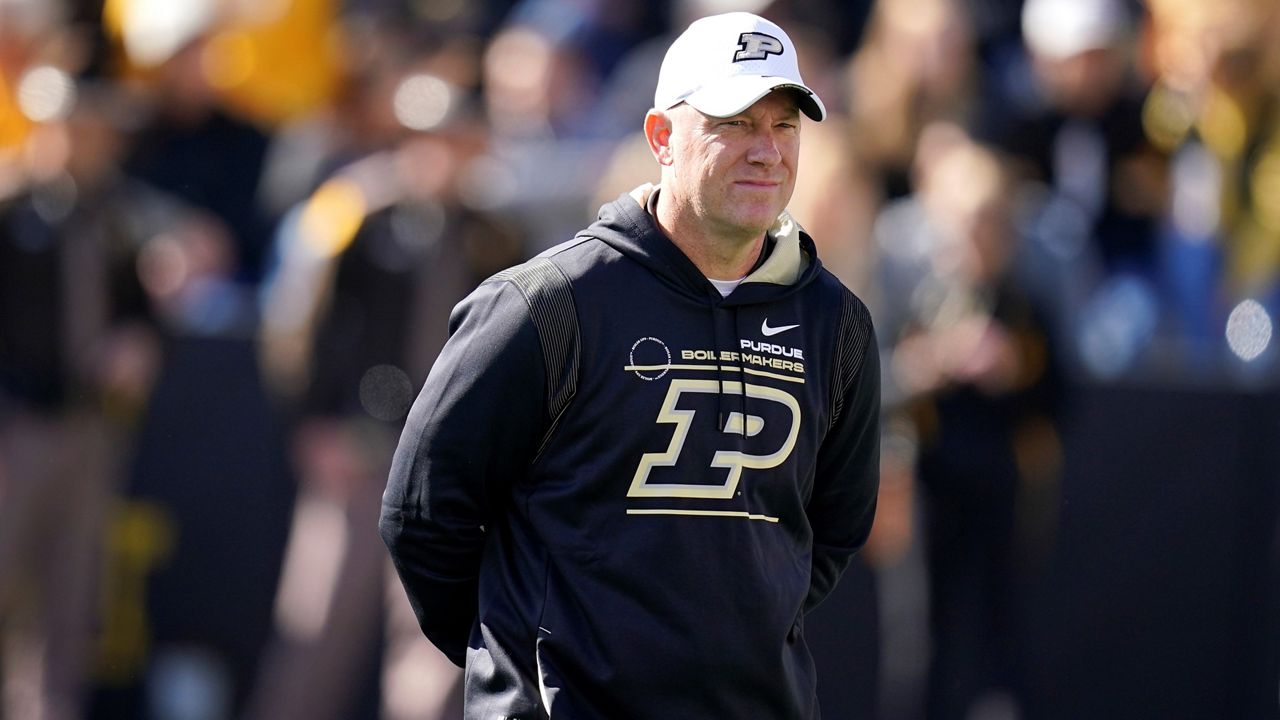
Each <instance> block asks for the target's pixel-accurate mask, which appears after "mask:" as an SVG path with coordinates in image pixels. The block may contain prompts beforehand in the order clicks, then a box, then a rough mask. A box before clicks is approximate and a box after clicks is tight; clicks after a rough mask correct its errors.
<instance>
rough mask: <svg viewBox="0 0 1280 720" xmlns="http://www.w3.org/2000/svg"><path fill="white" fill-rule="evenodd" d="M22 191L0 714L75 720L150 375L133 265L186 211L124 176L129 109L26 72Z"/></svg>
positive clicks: (2, 485)
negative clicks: (27, 123) (105, 546)
mask: <svg viewBox="0 0 1280 720" xmlns="http://www.w3.org/2000/svg"><path fill="white" fill-rule="evenodd" d="M26 77H27V79H26V80H25V81H24V86H25V87H26V88H27V93H28V97H30V96H31V95H35V96H37V97H41V98H44V99H45V100H46V101H48V102H49V103H50V106H47V107H45V108H44V110H45V111H46V112H40V113H36V112H33V109H32V108H31V107H30V101H29V103H28V105H25V106H23V109H24V111H26V112H28V113H31V114H32V115H35V116H36V118H35V119H38V121H39V122H38V124H34V123H33V126H32V128H31V132H30V135H29V136H28V137H27V138H26V143H27V152H28V153H29V157H30V158H32V159H33V160H34V161H33V162H31V163H29V167H28V169H27V175H28V181H27V182H26V183H25V184H24V186H23V187H22V189H21V190H20V191H19V192H18V193H17V194H15V195H12V196H10V197H6V198H0V645H2V646H3V662H0V690H2V692H0V714H3V715H4V716H5V717H24V718H28V717H29V718H75V717H79V716H80V713H81V712H82V710H83V708H84V705H83V704H84V700H85V688H86V686H87V680H88V677H89V676H90V674H91V672H92V670H93V662H92V659H93V656H92V653H91V648H92V638H93V637H94V631H95V629H96V626H97V623H96V619H97V618H96V611H97V610H98V607H97V604H96V599H97V593H96V592H95V590H96V588H97V586H98V585H97V584H98V582H99V566H100V564H101V563H102V562H103V561H104V560H105V558H104V557H103V556H102V554H101V553H100V547H101V537H102V536H103V535H104V534H105V532H106V525H107V521H108V519H109V515H110V512H109V511H110V510H111V508H112V506H113V501H114V500H115V498H116V496H117V494H118V493H119V491H120V468H121V464H122V463H123V462H124V461H125V460H126V459H127V455H128V449H129V447H130V441H131V438H132V435H133V431H134V426H135V423H136V421H137V417H138V415H139V413H140V411H141V408H142V407H143V405H144V403H145V402H146V399H147V396H148V394H149V391H150V386H151V382H152V378H153V377H154V375H155V372H156V369H157V367H158V364H159V341H158V337H157V332H156V328H155V318H154V309H153V306H152V303H151V301H150V299H149V298H148V296H147V294H146V293H145V292H144V290H143V287H142V284H141V282H140V279H139V277H138V273H137V271H136V263H137V261H138V258H139V256H140V253H141V252H142V248H143V245H144V243H145V242H147V241H148V240H150V239H151V238H152V237H154V236H155V235H156V234H158V233H159V232H161V230H162V229H163V228H165V227H166V226H167V225H168V224H169V223H171V222H173V221H175V220H176V219H177V218H179V217H181V216H182V215H183V214H184V213H185V212H187V211H186V210H185V209H184V208H183V207H182V206H181V205H180V204H179V203H178V202H177V201H175V200H173V199H171V198H166V197H164V196H162V195H161V194H160V193H158V192H157V191H155V190H154V189H151V188H148V187H146V186H145V185H143V184H141V183H138V182H136V181H134V180H131V179H128V178H126V177H125V176H124V175H123V174H122V173H121V171H120V168H119V161H120V158H121V157H122V155H123V154H124V153H125V152H126V149H127V144H126V143H125V131H126V126H125V123H126V122H127V116H128V113H127V105H126V103H125V102H124V100H123V98H122V97H121V95H120V93H119V92H117V91H115V90H114V89H113V88H111V87H110V86H104V85H102V84H97V83H79V84H78V83H76V82H74V81H73V80H72V78H71V77H70V75H68V74H67V73H66V72H65V71H63V70H62V69H60V68H58V67H55V66H52V65H39V66H36V67H35V68H33V69H31V70H30V71H29V72H28V73H27V75H26Z"/></svg>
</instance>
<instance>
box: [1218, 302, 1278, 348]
mask: <svg viewBox="0 0 1280 720" xmlns="http://www.w3.org/2000/svg"><path fill="white" fill-rule="evenodd" d="M1227 345H1228V346H1230V347H1231V352H1233V353H1235V354H1236V357H1238V358H1240V359H1241V360H1244V361H1246V362H1247V361H1251V360H1256V359H1257V358H1258V356H1259V355H1261V354H1262V353H1264V352H1266V350H1267V348H1268V347H1269V346H1270V345H1271V315H1270V314H1269V313H1267V309H1266V308H1264V307H1263V306H1262V305H1260V304H1259V303H1258V302H1257V301H1256V300H1245V301H1244V302H1241V303H1240V304H1239V305H1236V307H1235V309H1234V310H1232V311H1231V315H1230V316H1229V317H1228V318H1227Z"/></svg>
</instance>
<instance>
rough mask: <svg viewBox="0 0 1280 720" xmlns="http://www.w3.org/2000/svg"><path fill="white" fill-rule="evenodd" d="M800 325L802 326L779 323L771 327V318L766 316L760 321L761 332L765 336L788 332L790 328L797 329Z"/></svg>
mask: <svg viewBox="0 0 1280 720" xmlns="http://www.w3.org/2000/svg"><path fill="white" fill-rule="evenodd" d="M798 327H800V326H799V325H779V326H778V327H769V318H765V319H764V322H762V323H760V332H761V333H762V334H763V335H764V336H765V337H773V336H774V335H777V334H778V333H782V332H786V331H788V330H795V329H796V328H798Z"/></svg>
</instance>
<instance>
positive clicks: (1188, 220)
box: [1172, 145, 1222, 239]
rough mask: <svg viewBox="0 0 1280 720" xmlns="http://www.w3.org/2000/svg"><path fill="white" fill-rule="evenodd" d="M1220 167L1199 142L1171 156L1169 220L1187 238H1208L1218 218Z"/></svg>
mask: <svg viewBox="0 0 1280 720" xmlns="http://www.w3.org/2000/svg"><path fill="white" fill-rule="evenodd" d="M1221 187H1222V171H1221V169H1220V168H1219V165H1218V162H1217V160H1216V159H1215V158H1214V156H1213V154H1212V153H1211V152H1209V150H1207V149H1206V148H1204V147H1202V146H1199V145H1192V146H1189V147H1186V148H1183V149H1182V150H1181V151H1179V152H1178V154H1177V155H1175V156H1174V158H1173V208H1172V211H1173V223H1174V225H1175V226H1177V228H1178V230H1180V231H1181V232H1182V234H1183V235H1184V236H1186V237H1188V238H1193V239H1208V238H1211V237H1212V236H1213V234H1214V231H1215V230H1217V228H1218V223H1219V222H1220V221H1221V215H1222V208H1221Z"/></svg>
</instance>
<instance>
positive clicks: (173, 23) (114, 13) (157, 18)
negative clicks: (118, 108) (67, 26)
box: [102, 0, 218, 67]
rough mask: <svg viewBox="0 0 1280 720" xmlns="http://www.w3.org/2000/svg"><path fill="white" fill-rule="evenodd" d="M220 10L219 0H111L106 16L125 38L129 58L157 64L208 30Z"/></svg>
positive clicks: (110, 26)
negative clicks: (175, 0)
mask: <svg viewBox="0 0 1280 720" xmlns="http://www.w3.org/2000/svg"><path fill="white" fill-rule="evenodd" d="M217 12H218V6H217V4H216V2H215V0H182V2H173V0H107V3H106V5H105V6H104V7H103V9H102V16H103V22H104V23H105V24H106V25H107V27H108V28H115V29H116V30H117V32H118V33H119V35H120V37H121V39H122V40H123V41H124V50H125V53H126V54H127V55H128V56H129V60H130V61H132V62H134V63H136V64H137V65H139V66H141V67H153V66H156V65H159V64H161V63H163V62H164V61H166V60H168V59H169V58H171V57H173V56H174V54H176V53H177V52H178V51H179V50H181V49H182V48H183V47H185V46H186V45H187V44H188V43H189V42H191V41H192V40H194V39H195V38H196V37H197V36H199V35H200V34H201V33H203V32H205V31H206V30H208V28H209V27H210V25H211V24H212V23H213V22H214V19H215V17H216V15H217Z"/></svg>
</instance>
